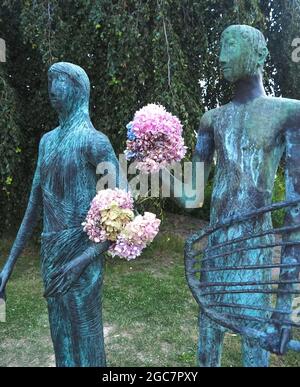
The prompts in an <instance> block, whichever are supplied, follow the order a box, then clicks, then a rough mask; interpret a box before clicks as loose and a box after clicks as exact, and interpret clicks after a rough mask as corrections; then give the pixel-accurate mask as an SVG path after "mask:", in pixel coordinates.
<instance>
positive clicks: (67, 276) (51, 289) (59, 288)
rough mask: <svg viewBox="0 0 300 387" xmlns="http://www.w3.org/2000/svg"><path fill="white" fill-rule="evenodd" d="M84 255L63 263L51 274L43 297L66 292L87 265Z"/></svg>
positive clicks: (60, 294)
mask: <svg viewBox="0 0 300 387" xmlns="http://www.w3.org/2000/svg"><path fill="white" fill-rule="evenodd" d="M88 264H89V261H87V259H86V256H82V255H81V256H79V257H77V258H75V259H74V260H73V261H71V262H69V263H67V264H66V265H64V266H63V267H62V268H61V269H59V270H57V271H56V272H54V273H53V274H52V275H51V277H50V278H51V280H50V284H49V285H48V287H47V289H46V290H45V293H44V297H55V296H62V295H64V294H66V293H67V292H68V291H69V290H70V287H71V286H72V285H73V283H74V282H76V281H77V280H78V278H79V277H80V276H81V274H82V273H83V271H84V270H85V268H86V267H87V266H88Z"/></svg>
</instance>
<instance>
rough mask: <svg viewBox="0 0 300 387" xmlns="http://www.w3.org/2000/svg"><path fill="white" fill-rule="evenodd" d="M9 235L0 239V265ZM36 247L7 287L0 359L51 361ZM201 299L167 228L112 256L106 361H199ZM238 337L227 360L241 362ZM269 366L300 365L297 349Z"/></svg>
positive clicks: (228, 343) (179, 242) (229, 341)
mask: <svg viewBox="0 0 300 387" xmlns="http://www.w3.org/2000/svg"><path fill="white" fill-rule="evenodd" d="M11 243H12V241H9V240H2V241H1V242H0V250H1V253H2V255H1V257H0V267H2V265H3V261H4V257H6V255H7V253H8V251H9V248H10V246H11ZM38 256H39V249H38V247H37V246H34V245H32V246H30V247H29V248H27V249H26V250H25V251H24V254H23V256H22V257H20V259H19V261H18V264H17V266H16V269H15V271H14V274H13V276H12V278H11V281H10V282H9V285H8V287H7V295H8V300H7V323H0V366H53V365H54V356H53V350H52V345H51V340H50V336H49V324H48V315H47V309H46V303H45V300H44V299H43V297H42V284H41V278H40V274H39V258H38ZM197 317H198V307H197V304H196V303H195V301H194V300H193V298H192V296H191V293H190V291H189V289H188V287H187V284H186V281H185V276H184V264H183V239H181V238H179V237H178V236H175V235H174V234H169V235H168V234H162V235H160V236H159V237H158V238H157V239H156V240H155V242H154V243H153V244H152V246H151V248H149V249H148V250H147V251H146V252H145V253H144V255H143V256H142V257H141V258H139V259H137V260H136V261H133V262H125V261H121V260H118V259H114V260H112V259H107V263H106V273H105V285H104V325H105V332H106V339H105V341H106V352H107V361H108V365H109V366H186V367H189V366H195V365H196V350H197V338H198V328H197ZM240 358H241V353H240V345H239V338H238V337H237V336H235V335H232V334H228V335H227V336H226V340H225V346H224V355H223V365H224V366H228V367H235V366H240V365H241V361H240ZM272 366H282V367H288V366H300V354H295V353H289V354H288V355H287V356H286V357H285V358H278V357H276V356H272Z"/></svg>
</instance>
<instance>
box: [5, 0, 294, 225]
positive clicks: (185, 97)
mask: <svg viewBox="0 0 300 387" xmlns="http://www.w3.org/2000/svg"><path fill="white" fill-rule="evenodd" d="M272 3H274V2H273V1H269V2H268V1H258V0H251V1H249V0H239V1H236V0H219V1H208V0H198V1H191V0H149V1H144V0H98V1H91V0H64V1H61V0H48V1H46V0H22V1H20V0H4V1H2V5H1V8H0V12H1V13H0V37H3V38H4V39H5V40H6V43H7V53H8V58H7V63H5V64H0V68H1V72H0V82H1V89H0V91H1V93H2V94H1V112H2V111H4V112H6V114H1V117H0V136H1V144H0V159H1V167H0V186H1V193H0V200H1V206H0V217H1V226H0V227H2V229H3V226H5V228H6V229H7V228H8V226H9V225H10V224H11V225H13V224H14V223H15V221H16V222H18V221H19V219H20V216H21V214H22V212H23V211H24V205H25V203H26V199H27V194H28V190H29V188H30V182H31V178H32V173H33V168H34V165H35V161H36V151H37V144H38V141H39V139H40V137H41V135H42V134H43V133H44V132H46V131H48V130H50V129H51V128H53V127H55V125H56V123H57V121H56V116H55V114H54V112H53V111H52V109H51V107H50V105H49V103H48V97H47V69H48V67H49V65H50V64H51V63H53V62H55V61H61V60H64V61H70V62H74V63H77V64H79V65H81V66H82V67H84V68H85V69H86V71H87V73H88V74H89V77H90V79H91V82H92V96H91V115H92V119H93V122H94V125H95V127H96V128H98V129H100V130H102V131H103V132H105V133H106V134H108V136H109V137H110V139H111V141H112V143H113V145H114V147H115V149H116V151H117V152H121V151H122V150H123V148H124V143H125V130H124V125H125V124H126V123H127V122H128V121H129V120H130V119H131V117H132V115H133V113H134V112H135V111H136V110H137V109H138V108H140V107H142V106H143V105H144V104H146V103H149V102H160V103H162V104H163V105H165V106H166V107H167V108H168V109H169V110H171V111H172V112H173V113H174V114H177V115H178V116H179V117H180V119H181V120H182V122H183V123H184V127H185V132H184V134H185V140H186V143H187V145H188V147H189V149H193V146H194V143H195V129H197V126H198V122H199V118H200V116H201V115H202V113H203V112H204V110H205V108H213V107H216V106H217V104H219V103H224V102H225V101H227V100H228V99H229V96H230V92H231V91H230V88H229V86H228V85H227V84H225V83H224V81H223V80H222V78H221V77H220V74H219V70H218V65H217V54H218V50H219V45H218V42H219V37H220V33H221V32H222V31H223V30H224V28H225V27H226V26H228V25H230V24H235V23H245V24H250V25H253V26H256V27H258V28H260V29H261V30H263V31H264V32H265V33H266V34H267V35H269V32H270V31H271V32H272V34H271V35H270V36H271V38H272V39H270V44H271V49H273V51H274V52H276V61H272V62H270V63H269V66H268V68H267V75H266V79H268V80H270V81H269V82H268V83H267V85H268V87H269V88H270V87H273V89H274V90H275V91H276V93H280V90H286V89H285V85H287V82H291V83H292V84H293V82H294V78H293V82H292V81H291V78H289V79H290V80H287V79H285V78H284V77H283V76H282V75H280V74H281V73H280V71H279V72H276V71H275V70H274V69H275V65H276V64H278V65H280V62H279V61H278V58H279V56H280V51H279V50H278V48H277V47H276V45H275V42H276V39H277V38H278V36H280V34H281V31H282V28H281V29H280V28H279V26H281V25H282V24H283V23H285V24H286V25H288V26H289V29H288V31H287V32H286V33H287V34H288V35H289V36H291V35H292V33H293V28H296V27H295V25H294V24H295V23H296V21H295V18H294V19H293V20H294V21H295V23H294V24H293V23H290V22H289V21H288V20H286V18H282V17H281V16H280V15H281V9H280V6H281V7H283V8H284V7H286V5H285V4H286V3H289V4H292V5H294V3H295V1H294V0H293V1H292V0H291V1H279V2H278V1H276V2H275V3H276V7H277V8H276V10H277V11H276V12H277V14H276V20H275V19H274V13H273V14H272V15H271V16H270V9H271V7H274V5H272ZM278 7H279V8H278ZM278 15H279V16H278ZM274 20H275V24H274V23H273V21H274ZM199 81H201V82H199ZM4 89H5V92H3V90H4ZM288 90H290V89H288ZM295 93H296V90H295ZM292 96H293V95H292ZM18 174H19V176H16V175H18ZM18 179H19V180H18ZM18 181H19V182H22V184H19V183H18ZM208 210H209V207H206V209H205V210H204V212H202V215H206V216H207V213H208ZM0 232H1V229H0Z"/></svg>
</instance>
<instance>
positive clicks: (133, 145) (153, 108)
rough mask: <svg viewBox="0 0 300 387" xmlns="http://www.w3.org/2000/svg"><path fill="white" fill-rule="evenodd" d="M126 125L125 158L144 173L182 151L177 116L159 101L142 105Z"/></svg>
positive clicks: (155, 168) (172, 160) (169, 162)
mask: <svg viewBox="0 0 300 387" xmlns="http://www.w3.org/2000/svg"><path fill="white" fill-rule="evenodd" d="M126 128H127V144H126V145H127V148H126V150H125V155H126V158H127V160H134V161H137V168H138V169H139V170H140V171H142V172H144V173H149V172H157V171H159V170H160V169H161V168H164V167H166V166H167V165H170V164H172V163H173V162H175V161H180V160H182V159H183V157H184V156H185V154H186V146H185V145H184V140H183V137H182V124H181V122H180V120H179V119H178V118H177V117H176V116H173V115H172V114H171V113H169V112H167V111H166V109H165V108H164V107H163V106H161V105H156V104H149V105H147V106H145V107H143V108H142V109H141V110H139V111H137V112H136V113H135V115H134V118H133V121H131V122H130V123H129V124H128V125H127V127H126Z"/></svg>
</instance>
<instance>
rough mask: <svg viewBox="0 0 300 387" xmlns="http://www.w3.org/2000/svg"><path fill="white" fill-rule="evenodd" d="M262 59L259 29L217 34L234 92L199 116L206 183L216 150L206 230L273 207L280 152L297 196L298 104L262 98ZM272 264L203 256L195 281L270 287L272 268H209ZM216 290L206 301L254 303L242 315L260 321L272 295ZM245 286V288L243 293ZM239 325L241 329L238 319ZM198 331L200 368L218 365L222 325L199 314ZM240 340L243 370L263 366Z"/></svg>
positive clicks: (291, 256) (293, 216)
mask: <svg viewBox="0 0 300 387" xmlns="http://www.w3.org/2000/svg"><path fill="white" fill-rule="evenodd" d="M267 55H268V49H267V45H266V41H265V38H264V36H263V34H262V33H261V32H260V31H259V30H257V29H255V28H253V27H250V26H246V25H233V26H230V27H228V28H227V29H226V30H225V31H224V32H223V34H222V37H221V51H220V57H219V61H220V66H221V69H222V71H223V74H224V77H225V79H226V80H227V81H229V82H230V83H232V84H233V86H234V95H233V98H232V100H231V102H229V103H228V104H226V105H224V106H220V107H218V108H216V109H213V110H210V111H208V112H206V113H205V114H204V115H203V117H202V119H201V122H200V128H199V132H198V139H197V145H196V149H195V152H194V156H193V162H197V161H198V162H204V164H205V173H204V175H205V181H206V180H207V178H208V175H209V170H210V167H211V163H212V161H213V156H214V153H216V160H217V162H216V167H215V175H214V184H213V192H212V200H211V213H210V223H211V225H214V224H216V223H219V222H222V221H224V220H225V219H228V218H230V217H233V216H236V215H239V214H241V213H247V212H250V211H253V210H256V209H259V208H261V207H264V206H266V205H268V204H270V203H271V202H272V191H273V186H274V181H275V176H276V172H277V169H278V166H279V162H280V160H281V158H282V156H283V154H284V151H285V153H286V163H285V165H286V199H287V200H293V199H297V198H299V194H300V167H299V166H300V162H299V161H300V102H299V101H296V100H290V99H283V98H275V97H269V96H267V95H266V92H265V90H264V86H263V67H264V63H265V60H266V58H267ZM194 183H195V182H194V181H193V184H194ZM176 186H178V185H177V184H175V181H174V179H173V181H172V184H171V188H173V193H174V194H175V196H176V194H177V196H179V195H178V193H176ZM187 200H188V198H186V197H184V196H183V197H182V198H180V197H179V198H178V199H177V201H178V202H179V204H181V205H182V206H186V203H187ZM299 220H300V216H299V208H298V207H297V206H296V207H293V208H292V209H291V210H289V211H288V212H287V215H286V224H289V225H293V224H296V223H299ZM268 229H272V220H271V214H270V213H266V214H263V215H262V216H260V217H259V218H256V219H254V220H251V221H250V220H249V221H247V222H244V223H242V224H241V223H239V224H236V225H233V226H231V227H229V228H228V229H227V230H223V229H221V230H218V231H217V232H215V233H214V234H213V235H211V236H210V238H209V241H208V247H213V246H216V245H219V244H222V243H226V241H228V240H232V239H235V238H239V237H243V236H245V235H249V234H255V233H260V232H263V231H264V230H268ZM293 236H294V237H296V238H298V240H299V232H298V234H297V233H294V235H293ZM289 237H291V235H289ZM257 243H258V244H259V243H262V244H270V243H272V236H270V235H265V236H264V237H263V238H260V239H259V238H256V241H253V240H252V241H248V242H247V243H246V244H247V246H248V247H250V248H251V247H252V248H253V247H254V244H257ZM218 252H220V250H219V251H218ZM215 254H216V252H215ZM207 258H209V257H207ZM284 260H285V261H288V262H290V263H291V262H297V260H298V262H299V248H297V247H286V248H285V249H283V251H282V261H284ZM270 263H272V249H252V250H249V251H247V252H245V253H239V254H238V253H236V254H231V255H229V256H228V255H227V256H226V257H225V259H224V257H223V258H217V259H214V260H210V259H205V260H204V261H203V264H202V269H204V270H203V271H202V274H201V282H202V283H203V284H204V283H211V284H215V283H223V284H224V283H228V284H230V283H235V284H237V283H240V282H247V283H250V282H251V281H257V282H258V281H259V282H264V283H269V282H270V280H271V275H272V273H271V270H256V271H253V270H215V269H222V268H224V267H225V266H227V268H228V267H231V266H232V267H234V266H235V267H240V266H247V265H254V266H259V265H263V264H264V265H268V264H270ZM209 269H214V270H211V271H210V270H209ZM203 286H204V285H203ZM258 287H259V286H258ZM219 288H220V289H221V288H222V290H223V294H221V293H222V292H220V294H219V295H217V294H216V295H215V296H209V297H210V298H209V301H211V303H217V304H218V305H227V306H228V305H232V306H236V305H239V304H240V305H252V306H254V307H257V310H256V311H253V310H252V311H247V314H248V315H249V316H252V318H254V319H255V318H256V319H259V318H261V317H262V314H263V313H262V312H261V313H260V311H259V309H260V308H261V310H264V309H266V308H268V307H270V301H271V299H270V298H271V297H270V294H268V293H267V292H265V293H263V292H261V293H256V294H255V293H248V292H245V293H243V292H241V293H238V292H237V291H236V289H237V288H236V287H235V288H234V287H230V286H229V285H228V286H223V287H220V286H219ZM246 288H247V287H246V286H244V289H246ZM240 289H241V288H240ZM248 290H249V287H248ZM231 291H232V292H231ZM226 293H227V294H226ZM290 298H291V297H290ZM290 298H286V299H283V300H282V302H283V303H289V302H290V301H291V299H290ZM279 303H280V302H279ZM253 309H254V308H253ZM228 310H230V308H229V309H228V308H224V310H223V313H226V312H227V313H228ZM235 310H236V309H235ZM218 312H219V313H222V309H221V308H219V309H218ZM239 323H240V324H242V321H240V322H239ZM199 331H200V333H199V350H198V361H199V365H200V366H204V367H217V366H219V365H220V362H221V353H222V348H223V340H224V333H225V332H226V330H225V328H223V326H221V325H219V324H216V323H215V322H213V321H212V320H211V319H210V318H208V317H207V316H206V315H205V313H201V314H200V319H199ZM275 334H277V333H276V332H275V331H274V332H273V335H275ZM278 334H279V332H278ZM242 340H243V344H242V346H243V362H244V366H246V367H251V366H259V367H266V366H268V362H269V352H268V351H267V350H265V349H264V348H262V347H261V346H260V343H259V342H258V341H256V340H255V339H250V338H248V337H246V336H245V337H243V338H242ZM287 340H288V335H285V341H287ZM275 341H276V340H275ZM266 347H268V345H266V346H265V348H266ZM280 347H281V349H280V350H279V349H276V348H272V347H271V345H270V348H269V347H268V348H267V349H270V350H271V351H273V352H278V353H279V352H282V351H284V343H283V342H282V343H281V344H280Z"/></svg>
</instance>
